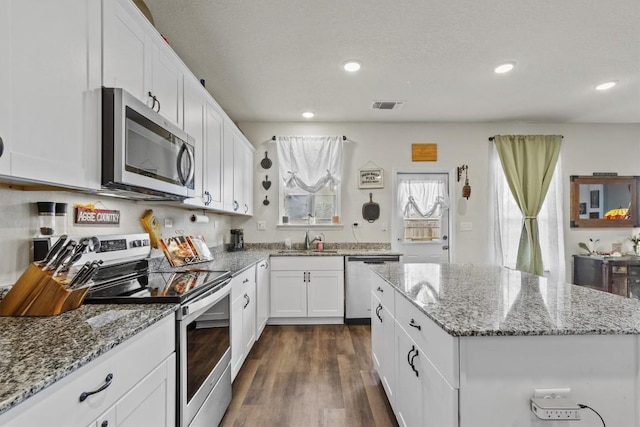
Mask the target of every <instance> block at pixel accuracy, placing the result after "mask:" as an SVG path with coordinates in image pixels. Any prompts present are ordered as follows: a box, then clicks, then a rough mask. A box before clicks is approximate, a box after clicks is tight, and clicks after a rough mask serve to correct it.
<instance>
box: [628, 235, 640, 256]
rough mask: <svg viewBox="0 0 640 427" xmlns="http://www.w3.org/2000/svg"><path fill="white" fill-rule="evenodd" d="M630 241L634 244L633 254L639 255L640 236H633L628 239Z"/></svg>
mask: <svg viewBox="0 0 640 427" xmlns="http://www.w3.org/2000/svg"><path fill="white" fill-rule="evenodd" d="M627 239H628V240H630V241H631V243H633V253H634V254H635V255H639V254H638V251H640V246H639V244H640V234H637V235H635V236H631V237H627Z"/></svg>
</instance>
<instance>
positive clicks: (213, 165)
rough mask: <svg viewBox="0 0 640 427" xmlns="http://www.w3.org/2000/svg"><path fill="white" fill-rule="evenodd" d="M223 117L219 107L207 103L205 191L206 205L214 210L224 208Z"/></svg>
mask: <svg viewBox="0 0 640 427" xmlns="http://www.w3.org/2000/svg"><path fill="white" fill-rule="evenodd" d="M222 127H223V125H222V115H221V113H220V112H219V111H218V109H217V107H216V106H215V105H213V103H211V102H207V105H206V109H205V135H206V138H205V141H206V144H205V150H204V151H205V162H204V163H205V171H204V176H205V180H204V191H205V195H206V200H205V205H206V206H207V207H209V208H212V209H219V210H221V209H222V208H223V206H222V190H223V189H222V182H223V165H222V156H223V151H222V150H223V131H222Z"/></svg>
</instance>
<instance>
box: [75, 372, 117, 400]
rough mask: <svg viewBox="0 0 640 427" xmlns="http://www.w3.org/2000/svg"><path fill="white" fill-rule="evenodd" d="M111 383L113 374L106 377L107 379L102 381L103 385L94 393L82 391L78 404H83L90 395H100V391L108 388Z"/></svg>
mask: <svg viewBox="0 0 640 427" xmlns="http://www.w3.org/2000/svg"><path fill="white" fill-rule="evenodd" d="M112 381H113V374H109V375H107V378H105V380H104V384H102V386H101V387H100V388H98V389H96V390H94V391H83V392H82V394H80V402H84V401H85V400H87V397H89V396H91V395H92V394H96V393H100V392H101V391H102V390H104V389H106V388H107V387H109V386H110V385H111V382H112Z"/></svg>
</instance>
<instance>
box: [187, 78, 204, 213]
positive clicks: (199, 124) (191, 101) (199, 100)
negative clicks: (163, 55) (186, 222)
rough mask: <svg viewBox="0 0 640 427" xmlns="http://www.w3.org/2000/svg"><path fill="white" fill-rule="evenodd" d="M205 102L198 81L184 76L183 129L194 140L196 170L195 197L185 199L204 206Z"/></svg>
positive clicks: (194, 204) (189, 202) (190, 203)
mask: <svg viewBox="0 0 640 427" xmlns="http://www.w3.org/2000/svg"><path fill="white" fill-rule="evenodd" d="M205 108H206V104H205V100H204V95H203V93H202V87H201V85H200V82H196V81H195V79H189V78H186V79H185V81H184V118H183V124H184V131H185V132H187V134H189V136H191V137H192V138H193V140H194V151H195V158H196V172H195V175H194V190H195V193H196V197H194V198H192V199H187V200H185V203H186V204H188V205H193V206H198V207H204V206H205V204H204V203H205V202H206V200H207V197H206V195H205V188H204V182H205V153H204V151H205V136H204V130H205V125H204V114H205V113H204V112H205Z"/></svg>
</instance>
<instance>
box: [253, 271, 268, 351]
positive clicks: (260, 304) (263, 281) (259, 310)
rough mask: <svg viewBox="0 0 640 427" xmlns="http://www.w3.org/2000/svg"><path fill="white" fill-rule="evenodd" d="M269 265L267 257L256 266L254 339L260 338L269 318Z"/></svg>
mask: <svg viewBox="0 0 640 427" xmlns="http://www.w3.org/2000/svg"><path fill="white" fill-rule="evenodd" d="M269 265H270V264H269V258H267V259H264V260H262V261H260V262H259V263H258V265H257V266H256V298H257V307H256V341H257V340H259V339H260V335H262V331H263V330H264V327H265V326H266V325H267V320H269V305H270V297H269V295H270V294H269V283H270V278H269V276H270V274H271V269H270V268H269Z"/></svg>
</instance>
